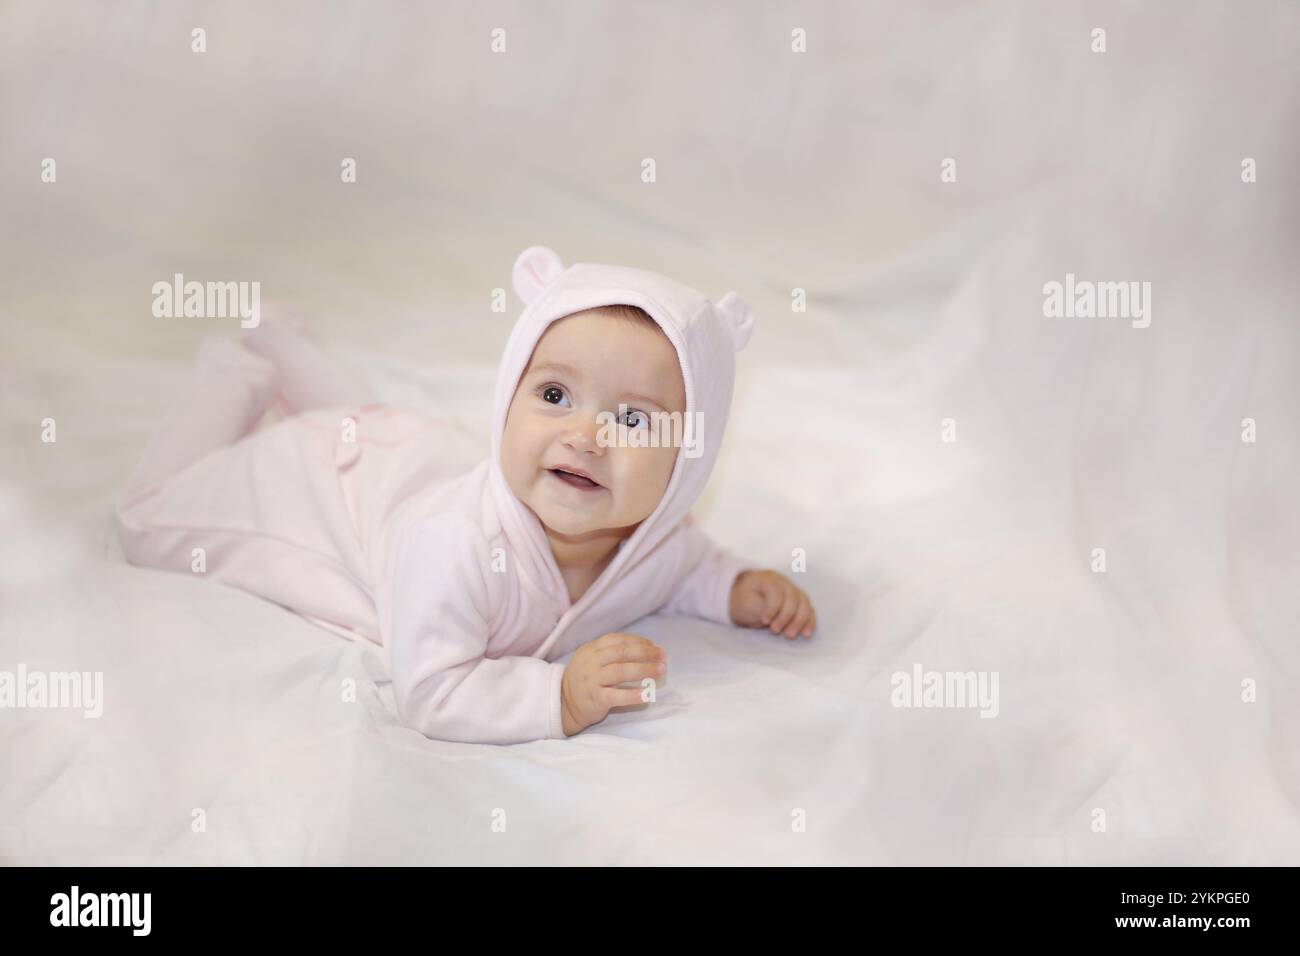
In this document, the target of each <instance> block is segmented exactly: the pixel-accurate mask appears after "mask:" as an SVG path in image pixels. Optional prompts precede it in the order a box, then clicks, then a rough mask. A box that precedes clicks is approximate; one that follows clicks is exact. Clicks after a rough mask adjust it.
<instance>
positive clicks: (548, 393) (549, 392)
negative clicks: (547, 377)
mask: <svg viewBox="0 0 1300 956" xmlns="http://www.w3.org/2000/svg"><path fill="white" fill-rule="evenodd" d="M568 398H569V396H567V395H565V394H564V389H562V388H560V386H558V385H544V386H542V401H544V402H546V403H547V404H548V405H560V402H562V401H568ZM560 407H561V408H565V407H566V406H564V405H560Z"/></svg>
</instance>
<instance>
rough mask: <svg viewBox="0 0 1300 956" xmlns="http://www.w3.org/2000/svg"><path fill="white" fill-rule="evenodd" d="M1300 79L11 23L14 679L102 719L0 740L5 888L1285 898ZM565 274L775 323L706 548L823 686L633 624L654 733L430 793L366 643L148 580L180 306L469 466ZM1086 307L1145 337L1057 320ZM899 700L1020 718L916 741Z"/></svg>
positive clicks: (1230, 26)
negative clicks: (1102, 867)
mask: <svg viewBox="0 0 1300 956" xmlns="http://www.w3.org/2000/svg"><path fill="white" fill-rule="evenodd" d="M195 26H202V27H204V28H205V29H206V30H207V45H208V49H207V52H206V53H205V54H202V55H197V54H194V53H191V52H190V31H191V29H192V28H193V27H195ZM1098 26H1100V27H1104V28H1105V29H1106V30H1107V46H1108V49H1107V52H1106V53H1105V54H1094V53H1092V52H1091V51H1090V42H1091V38H1090V32H1091V30H1092V29H1093V28H1094V27H1098ZM494 27H504V28H505V29H506V30H507V38H508V40H507V42H508V52H507V53H505V54H503V55H493V54H492V53H491V52H490V50H489V40H490V31H491V30H492V29H493V28H494ZM795 27H802V28H804V29H805V30H806V31H807V35H808V52H807V53H805V54H802V55H800V54H794V53H792V52H791V51H790V31H791V30H792V29H793V28H795ZM1298 45H1300V8H1297V6H1296V5H1295V4H1293V3H1281V2H1279V3H1267V2H1251V3H1241V4H1238V3H1226V2H1224V3H1183V2H1178V3H1175V2H1148V3H1100V4H1098V3H1089V4H1086V5H1085V4H1073V3H1012V2H926V3H903V2H899V3H853V4H850V3H794V2H790V3H775V2H774V3H762V2H760V3H730V4H709V5H707V6H706V5H703V4H697V3H685V2H675V3H674V2H670V3H656V4H632V3H600V4H597V3H567V4H561V3H554V2H529V3H483V4H470V3H437V4H428V5H417V4H403V3H396V2H387V3H362V2H342V0H335V2H326V3H319V2H312V3H307V2H301V3H252V2H247V3H220V4H218V3H211V4H208V3H165V4H164V3H146V2H136V3H128V2H85V3H67V2H50V3H36V2H9V3H4V4H2V5H0V289H2V290H3V296H0V542H2V543H0V669H10V670H11V669H13V668H14V667H15V666H16V664H17V662H19V661H22V662H24V663H26V664H27V666H28V667H29V668H41V669H47V670H66V669H77V670H102V671H103V672H104V675H105V684H106V686H105V697H106V700H105V714H104V716H103V718H102V719H100V720H99V721H89V720H83V719H82V718H81V716H80V715H79V714H78V713H75V712H72V713H69V712H59V711H0V861H4V862H11V863H110V862H180V863H191V862H193V863H197V862H226V863H245V862H267V863H270V862H280V863H283V862H309V863H339V862H348V863H353V862H356V863H360V862H399V861H400V862H422V861H423V862H530V863H544V862H545V863H550V862H566V863H567V862H582V863H661V862H670V863H732V862H776V863H850V862H866V863H921V862H943V863H973V862H995V863H1006V862H1034V863H1052V864H1101V863H1175V864H1184V863H1215V864H1220V863H1292V864H1295V863H1298V862H1300V810H1298V809H1297V808H1298V807H1300V703H1297V701H1296V697H1295V695H1296V692H1297V690H1298V689H1300V688H1298V687H1297V678H1298V675H1300V649H1298V648H1297V630H1296V628H1297V622H1298V621H1300V598H1297V587H1296V582H1297V580H1298V579H1300V548H1298V547H1297V542H1298V541H1300V503H1298V499H1300V491H1298V490H1297V489H1298V488H1300V417H1298V416H1300V376H1297V371H1300V314H1298V311H1300V310H1298V309H1297V303H1298V302H1300V299H1298V298H1297V296H1298V294H1300V286H1298V283H1297V280H1296V271H1297V270H1296V263H1297V261H1300V248H1298V246H1300V229H1297V226H1298V225H1300V189H1298V188H1297V186H1298V181H1300V173H1298V172H1297V170H1298V169H1300V166H1298V164H1297V159H1296V157H1297V155H1300V129H1298V126H1300V81H1298V79H1297V68H1296V66H1295V51H1296V49H1297V46H1298ZM1247 156H1250V157H1254V158H1255V159H1256V161H1257V163H1258V178H1259V181H1258V182H1257V183H1254V184H1249V185H1248V184H1243V183H1242V182H1241V179H1240V169H1241V165H1240V164H1241V160H1242V158H1243V157H1247ZM45 157H53V158H55V159H56V161H57V163H58V181H57V183H56V184H53V185H49V184H43V183H41V181H40V163H41V160H42V159H43V158H45ZM343 157H354V158H355V159H356V160H357V163H358V178H359V181H358V182H357V183H356V184H353V185H345V184H343V183H341V182H340V177H339V169H340V165H339V164H340V161H341V160H342V158H343ZM645 157H653V158H654V159H655V160H656V162H657V164H658V181H657V182H656V183H654V184H652V185H649V184H645V183H642V182H641V180H640V169H641V166H640V164H641V160H642V159H643V158H645ZM944 157H954V158H955V159H956V160H957V168H958V181H957V182H956V183H954V184H944V183H941V182H940V180H939V170H940V162H941V160H942V159H943V158H944ZM536 243H542V244H546V245H549V246H551V247H552V248H554V249H555V250H557V251H558V252H559V253H560V255H561V256H562V257H563V258H564V259H565V261H566V262H573V261H590V262H611V263H620V264H628V265H637V266H642V267H645V268H650V269H655V270H658V271H662V272H665V273H667V274H670V275H673V276H676V277H678V278H680V279H682V280H683V281H685V282H688V283H690V284H691V285H694V286H696V287H697V288H700V289H701V290H704V291H705V292H707V293H709V294H711V295H714V296H720V295H721V294H722V293H724V292H726V291H728V290H732V289H734V290H736V291H737V292H739V293H740V294H741V295H742V296H744V297H745V298H746V299H747V300H748V301H749V302H750V303H751V305H752V306H753V307H754V310H755V313H756V320H757V322H756V330H755V334H754V337H753V341H752V343H751V345H750V348H749V349H748V350H747V351H745V352H744V353H742V355H741V370H740V376H739V382H738V387H737V394H736V402H735V408H734V412H733V418H732V421H731V423H730V426H729V431H728V436H727V447H726V449H725V451H724V453H723V458H722V460H721V462H720V464H719V467H718V469H717V471H716V472H715V475H714V479H713V482H712V484H711V486H710V490H709V492H708V493H707V495H706V497H705V499H704V500H703V501H702V503H701V506H700V508H699V513H700V515H701V517H702V518H703V519H704V520H705V523H706V527H707V528H708V529H709V531H710V532H711V533H712V534H713V535H714V537H715V538H717V539H718V540H719V541H721V542H723V543H724V544H726V545H727V546H728V547H730V548H732V549H733V550H734V551H735V552H736V553H738V554H742V555H745V556H747V557H749V558H750V559H751V560H754V561H757V562H762V563H764V564H767V565H769V566H772V567H777V568H788V566H789V558H790V553H791V549H792V548H796V547H798V548H804V549H805V550H806V551H807V554H808V571H807V573H806V575H804V576H802V577H801V578H800V579H799V581H800V584H801V585H802V586H804V587H805V588H806V589H807V590H808V591H810V592H811V594H812V595H813V596H814V598H815V600H816V602H817V606H818V611H819V617H820V622H821V626H820V631H819V633H818V635H817V637H816V638H815V639H814V640H813V641H811V642H801V643H798V644H788V643H786V642H785V641H784V640H781V639H778V638H774V637H771V636H770V635H765V634H763V633H761V632H746V631H740V630H728V629H724V628H719V627H715V626H712V625H708V624H705V623H701V622H695V621H689V620H686V619H680V618H667V617H663V618H652V619H650V620H647V621H643V622H638V623H637V624H636V625H635V627H634V628H632V629H635V630H639V631H640V632H642V633H645V634H647V635H649V636H651V637H653V638H654V639H655V640H657V641H659V642H661V643H663V644H665V645H666V646H667V647H668V649H669V654H670V657H671V659H672V662H673V669H672V674H671V675H670V680H669V683H668V685H667V686H666V687H664V688H661V693H660V700H659V702H658V703H657V704H656V705H655V706H654V707H653V708H651V709H650V710H649V711H647V712H643V713H627V714H621V715H616V716H614V717H611V718H610V719H609V720H608V721H606V722H605V723H603V724H601V725H598V726H596V727H593V728H591V729H590V730H588V731H586V732H584V733H583V734H581V735H580V736H578V737H575V738H572V739H569V740H566V741H544V742H538V743H533V744H526V745H520V746H517V747H513V748H494V747H478V746H467V745H459V744H448V743H442V742H437V741H429V740H426V739H424V738H423V737H421V736H420V735H418V734H416V733H414V732H412V731H409V730H406V729H404V728H402V727H401V726H400V725H399V724H397V722H396V721H395V719H394V717H393V712H392V699H391V689H390V687H389V685H388V683H387V676H386V675H385V674H384V672H383V661H382V656H381V655H380V654H379V653H378V652H377V651H376V650H374V649H370V648H367V647H363V646H360V645H354V644H350V643H348V642H346V641H343V640H341V639H339V638H337V637H334V636H333V635H330V634H328V633H326V632H324V631H321V630H318V629H315V628H313V627H312V626H310V625H308V624H306V623H305V622H303V621H301V620H299V619H297V618H295V617H294V616H293V615H291V614H290V613H289V612H287V611H285V610H283V609H280V608H277V607H275V606H273V605H270V604H267V603H265V602H262V601H259V600H258V599H255V598H252V597H250V596H247V595H244V594H241V593H237V592H234V591H231V590H229V589H225V588H222V587H219V586H216V585H213V584H211V583H208V582H204V581H202V580H198V579H191V578H187V577H184V576H181V575H167V574H163V573H161V572H155V571H147V570H142V569H138V568H132V567H129V566H126V565H124V564H123V563H122V561H121V558H120V556H119V554H118V553H117V550H116V545H115V542H114V541H113V538H112V526H111V520H110V504H111V501H112V499H113V496H114V494H115V493H116V491H117V490H118V489H119V488H120V486H121V483H122V482H123V481H124V479H125V477H126V475H127V473H128V472H129V470H130V468H131V466H132V465H133V463H134V461H135V460H136V458H137V456H138V455H139V453H140V451H141V449H142V447H143V445H144V442H145V441H146V439H147V437H148V435H149V433H150V430H151V429H152V428H153V426H154V425H155V424H156V423H157V422H158V421H159V420H160V419H161V417H162V414H163V412H164V411H165V409H166V408H167V406H168V403H169V401H170V397H171V396H173V395H174V394H176V392H177V390H178V389H180V388H183V387H184V384H185V382H186V380H187V376H188V367H189V363H190V361H191V359H192V356H193V352H194V349H195V348H196V346H197V344H198V342H199V340H200V339H201V337H202V336H204V335H208V334H218V335H226V336H234V335H235V334H236V333H237V331H238V330H237V328H236V324H235V323H234V322H233V321H231V320H220V319H209V320H204V319H155V318H154V317H153V316H152V315H151V313H150V305H151V298H152V297H151V293H150V287H151V285H152V284H153V283H154V282H156V281H158V280H160V279H168V278H169V277H170V276H171V275H172V274H173V273H175V272H182V273H184V274H185V276H186V277H187V278H192V279H198V280H200V281H204V280H225V279H231V280H247V281H251V280H258V281H260V282H261V283H262V289H263V295H264V296H265V297H267V298H271V297H275V298H279V299H289V300H294V301H296V302H298V303H299V304H300V305H301V306H302V307H303V308H304V309H305V310H306V311H307V312H308V313H309V314H310V315H311V316H312V317H313V319H314V320H315V322H316V323H317V326H318V328H319V329H320V330H321V332H322V335H324V336H325V337H326V339H327V340H328V341H329V342H330V343H331V346H332V347H334V348H335V349H336V350H337V351H338V353H339V354H340V356H342V357H344V358H345V359H347V360H348V361H351V362H354V363H355V364H357V365H358V366H360V367H362V368H364V369H365V370H366V371H367V372H368V373H369V374H370V375H371V376H372V377H373V379H374V381H375V383H376V385H377V386H378V387H379V389H380V391H381V392H382V394H383V395H384V396H385V397H386V398H388V399H389V400H391V401H394V402H401V403H404V404H408V405H411V406H413V407H416V408H422V409H427V410H435V409H436V410H439V411H441V412H442V413H444V414H447V413H451V414H454V415H456V416H458V417H460V418H461V419H462V420H463V421H464V422H465V423H466V424H467V425H469V426H471V427H474V428H478V429H480V430H482V429H484V428H485V427H486V423H487V419H488V407H489V403H490V388H491V383H492V379H493V375H494V371H495V363H496V361H497V358H498V356H499V354H500V350H501V347H502V345H503V344H504V341H505V336H506V334H507V332H508V330H509V327H510V324H511V323H512V322H513V320H514V317H515V316H516V315H517V312H518V308H519V304H518V302H517V300H515V299H514V296H513V292H512V293H511V297H510V302H511V305H510V310H509V312H508V313H507V314H504V315H502V314H498V313H493V312H491V311H490V308H489V305H490V299H491V294H492V290H493V289H494V288H497V287H503V288H507V289H508V288H509V270H510V265H511V264H512V262H513V261H514V257H515V256H516V255H517V254H518V252H519V251H520V250H521V249H523V248H524V247H526V246H528V245H532V244H536ZM1067 271H1068V272H1074V273H1075V274H1076V275H1078V276H1079V277H1080V278H1087V279H1097V280H1114V281H1122V280H1138V281H1142V280H1145V281H1150V282H1152V283H1153V286H1154V289H1153V321H1152V324H1151V327H1150V328H1147V329H1133V328H1131V327H1130V325H1129V323H1128V322H1126V321H1124V320H1118V319H1048V318H1045V317H1044V316H1043V314H1042V298H1043V297H1042V291H1041V290H1042V286H1043V284H1044V283H1045V282H1048V281H1052V280H1057V281H1059V280H1062V279H1063V277H1064V275H1065V273H1066V272H1067ZM795 287H801V288H804V289H806V290H807V294H808V302H809V306H808V311H807V312H806V313H803V314H799V313H794V312H792V311H791V308H790V292H791V289H793V288H795ZM219 399H220V397H219V396H214V400H219ZM47 416H48V417H53V418H55V419H56V420H57V423H58V426H57V427H58V441H57V443H56V444H53V445H49V444H43V443H42V442H41V441H40V422H41V420H42V419H43V418H45V417H47ZM1245 417H1251V418H1254V419H1255V420H1256V421H1257V423H1258V425H1257V427H1258V441H1257V442H1256V443H1254V444H1245V443H1243V442H1242V441H1241V440H1240V434H1241V419H1242V418H1245ZM944 418H953V419H955V420H956V423H957V425H956V427H957V438H958V440H957V442H955V443H951V444H945V443H942V442H940V440H939V436H940V421H941V419H944ZM482 434H483V436H484V448H485V450H486V445H487V434H486V431H482ZM1095 547H1104V548H1106V551H1107V564H1108V570H1107V573H1105V574H1104V575H1099V574H1093V573H1092V572H1091V571H1090V570H1089V558H1090V553H1091V550H1092V549H1093V548H1095ZM916 662H919V663H921V664H922V665H924V666H925V667H926V668H927V669H938V670H963V671H965V670H987V671H998V672H999V674H1000V691H1001V701H1000V704H1001V712H1000V715H999V716H998V718H997V719H994V720H981V719H980V718H979V717H978V716H977V714H976V713H975V712H973V711H958V710H948V711H939V710H928V711H927V710H906V709H897V708H894V707H891V706H890V703H889V692H890V675H891V674H892V673H893V672H894V671H896V670H909V669H910V668H911V666H912V664H913V663H916ZM349 677H351V678H354V679H356V680H357V681H358V685H359V695H360V699H359V701H358V702H357V703H353V704H345V703H340V702H339V686H340V681H341V680H343V679H344V678H349ZM1246 678H1250V679H1253V680H1254V681H1256V683H1257V687H1258V701H1257V702H1256V703H1254V704H1246V703H1243V702H1242V701H1241V682H1242V680H1243V679H1246ZM194 808H203V809H204V810H205V811H206V813H207V832H205V833H194V832H192V831H191V828H190V822H191V812H192V810H193V809H194ZM497 808H500V809H502V810H504V811H505V814H506V819H507V829H506V832H505V833H494V832H492V829H491V824H492V820H493V813H494V811H495V810H496V809H497ZM795 808H802V809H803V810H804V811H806V814H807V832H804V833H795V832H792V830H791V819H792V811H794V810H795ZM1094 808H1102V809H1104V810H1105V812H1106V815H1107V816H1106V820H1107V829H1106V832H1105V833H1095V832H1093V831H1092V828H1091V824H1092V820H1093V817H1092V812H1093V809H1094Z"/></svg>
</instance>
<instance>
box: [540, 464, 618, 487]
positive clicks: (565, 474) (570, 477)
mask: <svg viewBox="0 0 1300 956" xmlns="http://www.w3.org/2000/svg"><path fill="white" fill-rule="evenodd" d="M548 470H549V471H550V473H551V474H552V475H554V476H555V477H556V478H558V479H559V480H560V481H562V482H564V483H565V484H566V485H569V486H570V487H572V488H581V489H583V490H585V491H595V490H596V489H598V488H602V487H604V486H603V485H601V484H600V483H598V482H595V481H592V480H591V479H590V478H584V477H583V476H582V475H575V474H574V473H573V472H571V471H565V470H564V469H563V468H551V469H548Z"/></svg>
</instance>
